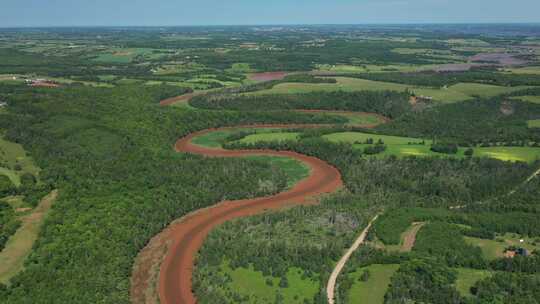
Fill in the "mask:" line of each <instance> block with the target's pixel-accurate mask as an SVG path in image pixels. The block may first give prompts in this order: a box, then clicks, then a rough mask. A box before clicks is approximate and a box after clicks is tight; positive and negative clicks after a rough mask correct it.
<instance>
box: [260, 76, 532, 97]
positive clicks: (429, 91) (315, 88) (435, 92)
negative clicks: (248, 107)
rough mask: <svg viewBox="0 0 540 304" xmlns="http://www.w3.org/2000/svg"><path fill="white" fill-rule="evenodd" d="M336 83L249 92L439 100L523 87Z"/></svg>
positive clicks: (280, 86) (354, 80) (285, 85)
mask: <svg viewBox="0 0 540 304" xmlns="http://www.w3.org/2000/svg"><path fill="white" fill-rule="evenodd" d="M335 79H336V80H337V83H335V84H332V83H280V84H278V85H276V86H274V87H273V88H271V89H266V90H261V91H257V92H254V93H249V94H257V95H264V94H298V93H309V92H332V91H346V92H353V91H363V90H367V91H384V90H390V91H398V92H403V91H406V90H409V91H412V92H414V93H415V94H416V95H419V96H420V95H421V96H427V97H432V98H433V99H434V100H436V101H439V102H445V103H451V102H458V101H466V100H470V99H473V98H474V97H475V96H480V97H491V96H496V95H500V94H503V93H510V92H513V91H516V90H522V89H524V88H527V87H524V86H520V87H502V86H494V85H485V84H477V83H458V84H455V85H452V86H449V87H444V88H429V87H419V86H413V85H405V84H399V83H392V82H383V81H372V80H366V79H359V78H350V77H335Z"/></svg>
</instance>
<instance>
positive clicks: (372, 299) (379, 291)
mask: <svg viewBox="0 0 540 304" xmlns="http://www.w3.org/2000/svg"><path fill="white" fill-rule="evenodd" d="M398 269H399V265H396V264H387V265H378V264H375V265H370V266H368V267H363V268H360V269H358V270H356V271H355V272H352V273H351V274H349V278H351V279H353V280H354V283H353V285H352V287H351V289H350V290H349V293H348V295H347V297H348V299H349V303H360V304H382V303H384V295H385V293H386V291H387V290H388V287H389V286H390V279H391V278H392V276H393V275H394V273H395V272H396V271H397V270H398ZM364 271H369V273H370V276H369V278H368V280H367V281H365V282H364V281H361V280H360V277H361V276H362V274H363V273H364Z"/></svg>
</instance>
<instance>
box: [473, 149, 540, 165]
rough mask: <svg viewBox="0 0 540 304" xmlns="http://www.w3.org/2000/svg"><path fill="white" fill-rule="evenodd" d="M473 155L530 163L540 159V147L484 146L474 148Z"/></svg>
mask: <svg viewBox="0 0 540 304" xmlns="http://www.w3.org/2000/svg"><path fill="white" fill-rule="evenodd" d="M474 155H475V156H478V157H491V158H495V159H499V160H502V161H522V162H528V163H532V162H534V161H535V160H537V159H540V148H533V147H486V148H482V147H480V148H475V149H474Z"/></svg>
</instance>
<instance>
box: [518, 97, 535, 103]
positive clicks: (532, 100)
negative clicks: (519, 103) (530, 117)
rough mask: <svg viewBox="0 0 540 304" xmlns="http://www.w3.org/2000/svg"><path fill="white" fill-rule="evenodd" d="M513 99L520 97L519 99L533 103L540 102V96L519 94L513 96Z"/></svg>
mask: <svg viewBox="0 0 540 304" xmlns="http://www.w3.org/2000/svg"><path fill="white" fill-rule="evenodd" d="M513 99H519V100H523V101H528V102H532V103H540V96H518V97H513Z"/></svg>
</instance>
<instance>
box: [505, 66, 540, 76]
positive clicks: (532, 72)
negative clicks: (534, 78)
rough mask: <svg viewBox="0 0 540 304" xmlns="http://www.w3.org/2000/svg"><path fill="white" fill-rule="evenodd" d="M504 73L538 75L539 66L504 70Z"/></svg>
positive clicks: (539, 73) (539, 71) (539, 72)
mask: <svg viewBox="0 0 540 304" xmlns="http://www.w3.org/2000/svg"><path fill="white" fill-rule="evenodd" d="M504 72H507V73H512V74H527V75H540V66H530V67H523V68H515V69H504Z"/></svg>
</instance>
